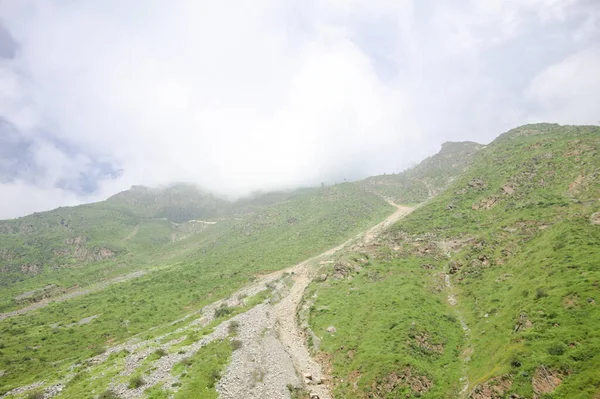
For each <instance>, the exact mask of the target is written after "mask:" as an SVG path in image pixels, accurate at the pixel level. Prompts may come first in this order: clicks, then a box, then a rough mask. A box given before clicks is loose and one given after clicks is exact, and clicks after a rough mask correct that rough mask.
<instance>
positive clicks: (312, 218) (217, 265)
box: [0, 184, 391, 397]
mask: <svg viewBox="0 0 600 399" xmlns="http://www.w3.org/2000/svg"><path fill="white" fill-rule="evenodd" d="M389 213H391V207H390V206H389V205H388V204H386V203H385V202H384V201H383V200H382V199H381V198H379V197H377V196H375V195H372V194H369V193H365V192H364V191H363V190H362V189H361V188H360V187H357V186H356V185H352V184H342V185H337V186H334V187H328V188H322V189H317V190H309V191H305V192H301V193H299V194H297V195H295V196H293V197H291V198H289V199H287V200H285V201H281V202H278V203H276V204H273V205H271V206H267V207H264V208H261V209H260V210H255V211H254V212H253V213H251V214H247V215H246V216H244V217H235V218H229V219H224V220H219V221H218V222H217V223H216V224H215V225H210V226H209V227H208V228H206V229H205V230H204V231H202V232H200V233H198V234H193V235H190V236H189V237H187V238H185V239H182V240H178V241H174V242H169V243H166V244H164V245H162V246H160V247H159V248H158V249H155V250H151V251H147V252H144V253H142V254H137V255H135V256H136V257H133V258H132V259H134V260H139V261H140V262H143V264H145V265H147V268H146V270H148V272H147V273H146V274H144V275H142V276H139V277H138V278H136V279H132V280H129V281H126V282H122V283H120V284H115V285H112V286H109V287H107V288H105V289H103V290H100V291H95V292H92V293H89V294H88V295H84V296H78V297H76V298H73V299H70V300H68V301H65V302H56V303H51V304H49V305H48V306H47V307H45V308H41V309H39V310H37V311H34V312H31V313H28V314H26V315H23V316H18V317H9V318H6V319H4V320H2V321H0V335H1V337H2V339H1V341H2V342H1V345H2V349H1V352H2V354H1V355H0V370H2V375H1V376H0V379H1V380H0V381H1V384H0V385H1V386H2V390H4V391H7V390H9V389H11V388H13V387H15V386H20V385H24V384H27V383H30V382H33V381H36V380H40V379H46V378H50V377H59V376H60V377H64V376H66V375H68V370H69V368H70V367H71V366H73V365H74V364H77V363H79V362H82V361H83V360H85V359H87V358H89V357H91V356H93V355H95V354H98V353H101V352H103V351H104V350H105V348H106V347H107V346H109V345H115V344H116V343H119V342H122V341H123V340H125V339H127V338H130V337H132V336H134V335H136V334H140V333H145V334H149V335H148V336H150V337H152V336H154V334H158V332H157V331H155V332H152V331H151V330H150V329H151V328H153V327H156V326H161V325H162V326H165V325H166V326H168V325H169V323H171V322H173V321H175V320H177V319H178V318H181V317H182V316H184V315H186V314H188V313H190V312H193V311H194V310H197V309H200V308H201V307H202V306H204V305H206V304H208V303H211V302H213V301H216V300H218V299H220V298H223V297H226V296H227V295H229V294H231V293H232V292H234V291H235V290H236V289H239V288H240V287H242V286H244V285H246V284H248V283H250V282H252V281H254V280H256V278H257V277H258V276H261V275H262V274H265V273H269V272H272V271H275V270H280V269H283V268H285V267H288V266H290V265H293V264H294V263H296V262H298V261H300V260H303V259H306V258H309V257H311V256H314V255H316V254H318V253H319V252H322V251H324V250H325V249H328V248H329V247H331V246H334V245H338V244H339V243H340V242H343V241H344V240H346V239H347V238H349V237H351V236H353V235H354V234H356V233H357V232H359V231H362V230H364V229H366V228H367V227H369V226H371V225H373V224H374V223H376V222H378V221H380V220H381V219H383V218H384V217H385V216H386V215H387V214H389ZM138 234H139V233H138ZM132 256H133V255H132ZM114 267H115V268H118V265H115V266H114ZM48 281H51V280H48ZM4 291H5V290H3V292H4ZM90 317H91V319H90ZM51 365H55V366H56V367H51ZM67 397H68V396H67ZM79 397H81V396H79ZM90 397H93V395H92V396H90Z"/></svg>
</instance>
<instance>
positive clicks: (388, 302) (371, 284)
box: [310, 124, 600, 399]
mask: <svg viewBox="0 0 600 399" xmlns="http://www.w3.org/2000/svg"><path fill="white" fill-rule="evenodd" d="M599 150H600V128H598V127H593V126H558V125H550V124H539V125H528V126H523V127H520V128H518V129H514V130H511V131H509V132H507V133H505V134H503V135H501V136H500V137H499V138H498V139H497V140H495V141H494V142H493V143H491V144H490V145H489V146H487V147H486V148H484V149H482V150H480V151H479V152H478V154H477V155H476V157H475V158H474V160H473V164H472V166H471V167H470V168H469V169H468V170H467V171H466V173H464V174H463V175H462V176H461V177H460V178H458V179H457V180H456V181H455V182H454V183H453V184H451V185H450V187H449V188H448V190H446V191H445V192H444V193H442V194H440V195H439V196H438V197H436V198H434V199H432V200H431V201H429V202H428V203H427V204H426V205H424V206H422V207H420V208H419V209H417V210H416V211H415V212H413V213H412V214H411V215H409V216H408V217H406V218H405V219H404V220H402V221H400V222H399V223H398V224H397V225H395V226H394V227H393V228H392V229H391V230H390V231H389V232H388V234H387V235H386V236H385V238H384V239H382V240H381V241H380V242H379V243H378V245H376V246H373V247H371V248H363V249H362V250H361V251H360V252H359V253H357V254H355V255H352V256H349V257H347V258H342V259H340V260H338V262H337V264H336V265H333V266H331V267H330V270H329V273H330V275H332V276H333V278H332V279H331V280H330V279H328V280H327V281H326V282H324V283H314V284H313V286H312V288H311V290H312V292H314V293H315V294H316V295H317V299H316V301H315V303H314V304H312V307H311V309H312V310H311V321H310V324H311V327H312V329H313V330H314V331H315V333H316V334H317V335H318V336H319V337H321V338H322V343H321V350H323V351H325V352H326V353H328V354H330V355H328V356H330V359H331V365H332V367H333V377H334V385H335V393H336V394H337V395H338V396H339V397H345V398H396V397H422V398H456V397H466V396H469V397H471V398H473V399H483V398H532V397H536V398H565V399H567V398H569V399H573V398H582V399H583V398H592V397H594V398H595V397H597V396H594V395H598V393H599V392H600V373H598V370H600V332H599V330H598V326H600V308H598V302H599V301H600V290H599V285H598V284H599V283H598V282H599V281H600V225H599V224H598V223H599V221H598V216H597V215H598V212H599V211H600V151H599ZM336 270H337V271H336ZM339 270H348V271H349V272H347V273H346V274H343V273H342V274H340V273H339ZM336 273H337V274H336ZM446 275H447V276H448V277H447V279H448V280H447V281H445V276H446ZM336 276H337V277H336ZM348 276H351V277H352V279H349V278H348ZM455 302H457V303H456V305H455V306H453V304H454V303H455ZM328 326H334V327H335V328H336V330H337V331H336V333H335V334H329V333H327V332H326V331H325V329H326V328H327V327H328ZM365 326H367V327H368V328H366V327H365ZM466 383H468V386H465V384H466ZM465 388H466V389H465ZM463 390H464V391H463ZM461 391H462V392H461Z"/></svg>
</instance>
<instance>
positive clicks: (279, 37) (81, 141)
mask: <svg viewBox="0 0 600 399" xmlns="http://www.w3.org/2000/svg"><path fill="white" fill-rule="evenodd" d="M448 3H450V2H434V1H385V0H379V1H373V0H369V1H363V0H354V1H339V0H319V1H311V0H309V1H279V0H278V1H274V0H256V1H251V2H249V1H245V2H242V1H236V2H217V1H213V2H207V1H174V2H165V1H127V2H123V1H101V2H100V1H77V2H75V1H60V2H47V1H25V0H23V1H12V2H7V1H5V2H2V3H0V198H1V204H2V205H1V206H0V218H9V217H16V216H21V215H24V214H27V213H30V212H33V211H41V210H46V209H51V208H54V207H57V206H62V205H72V204H77V203H82V202H86V201H92V200H97V199H103V198H105V197H106V196H108V195H111V194H114V193H116V192H118V191H121V190H124V189H127V188H129V187H130V186H131V185H134V184H145V185H159V184H165V183H169V182H172V181H190V182H196V183H198V184H199V185H201V186H202V187H205V188H207V189H209V190H212V191H215V192H217V193H221V194H225V195H230V196H239V195H244V194H246V193H248V192H250V191H252V190H257V189H262V190H269V189H280V188H284V189H285V188H293V187H297V186H300V185H318V184H320V183H321V182H328V183H333V182H340V181H343V180H344V179H348V180H354V179H359V178H363V177H366V176H369V175H374V174H382V173H393V172H398V171H401V170H403V169H405V168H406V167H408V166H410V165H412V164H414V163H415V162H418V161H420V160H421V159H422V158H424V157H425V156H428V155H430V154H432V153H434V152H436V151H437V150H438V149H439V147H440V145H441V143H443V142H445V141H459V140H473V141H478V142H482V143H486V142H489V141H490V140H492V139H493V138H494V137H495V136H497V135H498V134H499V133H501V132H503V131H505V130H508V129H510V128H512V127H515V126H518V125H520V124H524V123H529V122H538V121H545V122H558V123H563V124H598V123H599V122H600V73H599V72H598V71H600V2H598V1H595V0H589V1H584V0H581V1H577V0H527V1H518V2H503V1H474V0H473V1H455V2H451V3H452V4H448Z"/></svg>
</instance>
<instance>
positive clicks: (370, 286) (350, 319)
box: [309, 259, 463, 398]
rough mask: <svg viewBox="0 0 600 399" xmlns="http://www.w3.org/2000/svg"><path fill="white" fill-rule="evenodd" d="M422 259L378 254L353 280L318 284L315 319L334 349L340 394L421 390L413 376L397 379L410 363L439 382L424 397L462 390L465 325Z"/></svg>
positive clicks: (328, 348)
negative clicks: (385, 258) (382, 259)
mask: <svg viewBox="0 0 600 399" xmlns="http://www.w3.org/2000/svg"><path fill="white" fill-rule="evenodd" d="M425 261H427V262H429V263H431V262H433V261H434V260H432V259H426V260H425ZM421 264H422V261H418V260H414V259H410V260H396V261H393V262H389V263H387V262H386V263H379V262H374V263H371V264H368V265H367V266H364V267H363V268H362V270H360V271H359V272H357V273H355V274H353V275H352V277H353V278H352V280H347V279H342V280H332V279H328V280H327V281H326V282H324V283H313V284H312V285H311V291H312V292H314V293H316V295H317V299H316V301H315V303H314V304H313V306H312V307H311V311H310V324H311V328H312V329H313V331H314V332H315V333H316V334H317V336H319V338H320V339H321V350H322V351H324V352H326V353H329V354H331V356H332V359H331V363H332V366H333V370H334V372H333V378H334V382H335V392H334V394H335V395H336V397H344V398H354V397H357V398H358V397H382V398H383V397H385V398H388V397H389V398H392V397H405V395H409V394H414V392H412V391H411V389H410V385H411V381H405V382H403V383H398V384H396V385H393V384H392V385H390V382H389V377H390V376H391V375H393V374H394V373H404V372H406V371H407V370H410V373H411V378H412V379H414V381H418V380H420V378H423V381H432V382H433V383H434V385H433V388H431V389H429V390H428V391H427V392H423V393H422V394H421V396H420V397H423V398H454V397H455V395H456V392H458V390H460V386H459V384H458V380H459V378H460V361H459V359H458V353H459V350H458V348H460V347H461V345H462V339H463V335H462V330H461V327H460V325H459V323H458V322H457V321H456V319H455V318H453V317H449V316H448V315H449V312H451V310H450V309H448V307H447V306H446V304H445V298H444V295H443V293H434V292H431V291H430V290H428V289H426V288H425V287H427V286H428V281H429V279H430V277H431V276H430V273H431V271H429V270H424V269H423V268H422V267H421ZM312 292H309V296H310V294H311V293H312ZM329 326H334V327H335V329H336V332H335V333H334V334H330V333H328V332H327V331H326V330H327V328H328V327H329ZM421 338H423V340H422V341H421ZM414 381H413V382H412V383H414ZM392 387H393V389H392ZM406 397H408V396H406Z"/></svg>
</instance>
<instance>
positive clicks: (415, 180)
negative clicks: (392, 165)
mask: <svg viewBox="0 0 600 399" xmlns="http://www.w3.org/2000/svg"><path fill="white" fill-rule="evenodd" d="M482 148H484V146H483V145H481V144H477V143H473V142H471V141H464V142H457V143H454V142H448V143H444V144H442V149H441V150H440V152H439V153H437V154H435V155H433V156H431V157H429V158H426V159H425V160H424V161H423V162H421V163H419V164H418V165H416V166H414V167H413V168H410V169H408V170H405V171H403V172H401V173H395V174H391V175H381V176H373V177H369V178H367V179H365V180H363V181H362V182H360V184H361V185H362V186H363V187H364V188H365V189H366V190H369V191H372V192H375V193H377V194H379V195H383V196H385V197H387V198H390V199H392V200H394V201H395V202H396V203H398V204H418V203H421V202H423V201H426V200H427V199H429V198H432V197H435V196H436V195H438V194H439V193H440V192H442V191H443V190H444V189H445V188H446V187H447V186H448V184H450V183H451V182H452V181H453V180H454V179H455V178H456V177H458V176H460V175H461V174H462V173H463V172H464V171H465V170H466V169H467V168H468V166H469V165H470V164H471V162H472V160H473V157H474V155H475V154H476V153H477V152H478V151H479V150H480V149H482Z"/></svg>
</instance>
